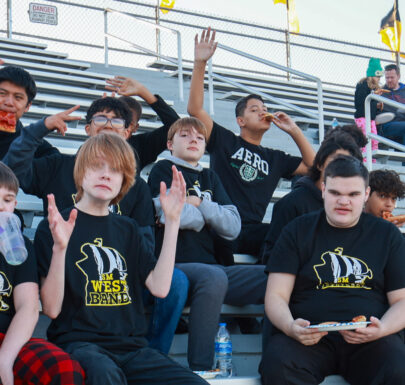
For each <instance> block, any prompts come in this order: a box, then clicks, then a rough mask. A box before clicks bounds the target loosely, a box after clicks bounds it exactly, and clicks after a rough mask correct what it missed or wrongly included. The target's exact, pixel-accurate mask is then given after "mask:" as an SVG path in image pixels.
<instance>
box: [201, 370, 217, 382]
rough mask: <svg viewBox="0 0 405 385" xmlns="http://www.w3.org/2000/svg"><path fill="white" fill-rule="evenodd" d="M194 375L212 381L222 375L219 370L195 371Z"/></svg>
mask: <svg viewBox="0 0 405 385" xmlns="http://www.w3.org/2000/svg"><path fill="white" fill-rule="evenodd" d="M194 373H195V374H197V375H199V376H200V377H202V378H204V379H206V380H210V379H212V378H215V377H216V376H218V375H219V374H221V372H220V371H219V370H195V371H194Z"/></svg>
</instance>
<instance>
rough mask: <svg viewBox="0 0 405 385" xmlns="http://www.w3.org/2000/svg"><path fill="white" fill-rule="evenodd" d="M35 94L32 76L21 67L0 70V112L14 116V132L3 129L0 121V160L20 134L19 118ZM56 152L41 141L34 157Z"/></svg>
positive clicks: (29, 105)
mask: <svg viewBox="0 0 405 385" xmlns="http://www.w3.org/2000/svg"><path fill="white" fill-rule="evenodd" d="M36 93H37V86H36V84H35V81H34V79H33V78H32V76H31V75H30V74H29V73H28V72H27V71H25V70H24V69H22V68H21V67H14V66H7V67H3V68H1V69H0V111H3V112H11V113H13V114H15V120H16V126H15V130H14V132H9V131H7V130H9V129H12V127H9V128H6V127H3V124H2V121H0V159H3V157H4V156H5V155H6V153H7V151H8V148H9V146H10V144H11V142H12V141H13V140H14V139H15V138H17V137H18V136H19V135H20V134H21V130H22V128H23V125H22V123H21V121H20V119H21V117H22V116H23V115H24V114H25V113H26V112H27V111H28V110H29V109H30V107H31V104H32V101H33V99H34V98H35V95H36ZM56 152H58V150H57V149H56V148H54V147H52V146H51V145H50V144H49V143H48V142H47V141H46V140H41V141H40V143H39V144H38V147H37V149H36V151H35V154H34V156H35V157H36V158H39V157H41V156H45V155H50V154H53V153H56Z"/></svg>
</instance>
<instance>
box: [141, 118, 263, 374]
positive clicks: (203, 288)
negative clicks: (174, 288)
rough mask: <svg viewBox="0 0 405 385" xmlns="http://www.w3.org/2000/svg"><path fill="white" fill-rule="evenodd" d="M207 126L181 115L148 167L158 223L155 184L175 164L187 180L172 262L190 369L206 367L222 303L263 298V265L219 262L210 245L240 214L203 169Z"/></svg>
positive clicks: (234, 228) (233, 229) (232, 233)
mask: <svg viewBox="0 0 405 385" xmlns="http://www.w3.org/2000/svg"><path fill="white" fill-rule="evenodd" d="M206 137H207V131H206V128H205V126H204V124H203V123H202V122H201V121H199V120H198V119H196V118H183V119H179V120H178V121H177V122H176V123H174V124H173V125H172V126H171V128H170V130H169V132H168V140H167V148H168V149H169V150H170V151H171V155H170V156H168V157H167V158H166V159H164V160H161V161H159V162H158V163H156V165H155V166H154V167H153V169H152V171H151V173H150V176H149V180H148V183H149V185H150V187H151V191H152V196H153V197H154V203H155V208H156V211H157V216H158V220H159V222H160V224H163V225H165V224H166V218H165V216H164V213H163V212H162V210H161V207H160V204H159V194H160V191H159V184H160V181H161V180H163V181H164V182H165V183H166V184H167V185H170V184H171V183H172V175H171V174H172V173H171V168H172V167H173V166H174V165H175V166H176V167H178V169H179V170H180V171H181V172H182V174H183V176H184V179H185V181H186V187H187V198H186V204H185V205H184V208H183V210H182V213H181V217H180V232H179V237H178V241H177V251H176V267H177V268H179V269H180V270H182V271H183V272H184V273H185V274H186V275H187V278H188V279H189V282H190V289H189V299H188V301H189V303H190V317H189V340H188V354H187V356H188V362H189V366H190V368H191V369H192V370H210V369H211V368H212V364H213V358H214V339H215V334H216V331H217V328H218V322H219V316H220V312H221V306H222V303H226V304H230V305H246V304H252V303H263V295H264V291H265V282H266V276H265V274H264V273H263V266H222V265H220V264H219V261H218V258H217V255H215V250H214V237H215V236H219V237H220V238H222V239H227V240H233V239H235V238H236V237H237V236H238V234H239V231H240V224H241V222H240V217H239V214H238V211H237V209H236V207H235V206H234V205H233V204H232V202H231V200H230V198H229V196H228V194H227V193H226V191H225V189H224V187H223V185H222V183H221V181H220V179H219V177H218V175H217V174H216V173H215V172H214V171H213V170H211V169H204V168H203V167H202V166H201V165H200V164H199V161H200V159H201V157H202V156H203V154H204V151H205V144H206ZM162 233H163V228H162V227H158V228H157V230H156V249H157V250H159V248H160V247H161V245H162Z"/></svg>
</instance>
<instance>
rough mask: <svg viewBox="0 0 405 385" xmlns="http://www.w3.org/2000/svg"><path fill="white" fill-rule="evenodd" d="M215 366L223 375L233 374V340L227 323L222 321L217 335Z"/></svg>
mask: <svg viewBox="0 0 405 385" xmlns="http://www.w3.org/2000/svg"><path fill="white" fill-rule="evenodd" d="M215 368H216V369H219V370H220V371H221V376H222V377H231V376H232V342H231V337H230V335H229V332H228V330H227V329H226V323H220V324H219V329H218V333H217V335H216V337H215Z"/></svg>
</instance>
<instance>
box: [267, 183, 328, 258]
mask: <svg viewBox="0 0 405 385" xmlns="http://www.w3.org/2000/svg"><path fill="white" fill-rule="evenodd" d="M322 207H323V200H322V192H321V190H319V188H318V187H316V185H315V183H314V182H313V181H312V179H311V178H309V177H307V176H304V177H302V178H300V179H299V180H298V181H297V183H296V184H295V185H294V187H293V190H292V191H290V192H289V193H288V194H287V195H286V196H284V197H283V198H282V199H280V200H279V201H278V202H277V203H276V204H275V205H274V207H273V215H272V217H271V223H270V229H269V231H268V233H267V236H266V239H265V244H264V249H263V255H262V261H263V263H264V264H266V263H267V261H268V259H269V257H270V254H271V251H272V249H273V247H274V245H275V243H276V241H277V239H278V237H279V236H280V234H281V231H282V230H283V228H284V226H285V225H287V224H288V223H290V222H291V221H292V220H293V219H294V218H296V217H299V216H301V215H303V214H307V213H309V212H311V211H315V210H319V209H321V208H322Z"/></svg>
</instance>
